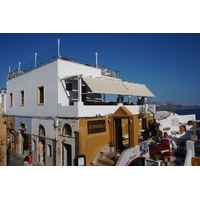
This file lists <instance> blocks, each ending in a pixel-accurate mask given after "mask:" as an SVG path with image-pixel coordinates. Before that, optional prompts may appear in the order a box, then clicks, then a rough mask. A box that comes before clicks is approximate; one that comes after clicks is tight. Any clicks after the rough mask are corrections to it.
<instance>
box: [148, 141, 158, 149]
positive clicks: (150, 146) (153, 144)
mask: <svg viewBox="0 0 200 200" xmlns="http://www.w3.org/2000/svg"><path fill="white" fill-rule="evenodd" d="M156 147H157V145H156V143H155V142H153V141H151V142H150V143H149V149H155V148H156Z"/></svg>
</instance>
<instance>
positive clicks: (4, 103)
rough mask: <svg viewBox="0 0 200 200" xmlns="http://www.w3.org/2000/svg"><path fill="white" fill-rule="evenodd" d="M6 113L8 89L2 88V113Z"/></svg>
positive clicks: (0, 93) (0, 106)
mask: <svg viewBox="0 0 200 200" xmlns="http://www.w3.org/2000/svg"><path fill="white" fill-rule="evenodd" d="M4 113H6V89H5V88H0V114H4Z"/></svg>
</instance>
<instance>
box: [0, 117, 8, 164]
mask: <svg viewBox="0 0 200 200" xmlns="http://www.w3.org/2000/svg"><path fill="white" fill-rule="evenodd" d="M5 120H6V118H4V117H2V115H0V147H1V150H2V152H1V153H2V155H1V158H2V159H3V161H2V162H0V166H6V158H5V157H6V145H5V143H6V137H7V132H6V124H4V122H5ZM3 144H4V145H3Z"/></svg>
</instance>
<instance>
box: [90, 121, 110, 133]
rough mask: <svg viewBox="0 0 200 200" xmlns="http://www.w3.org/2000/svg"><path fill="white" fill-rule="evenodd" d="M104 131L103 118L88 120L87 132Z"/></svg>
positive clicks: (104, 123)
mask: <svg viewBox="0 0 200 200" xmlns="http://www.w3.org/2000/svg"><path fill="white" fill-rule="evenodd" d="M105 131H106V121H105V120H95V121H88V134H92V133H100V132H105Z"/></svg>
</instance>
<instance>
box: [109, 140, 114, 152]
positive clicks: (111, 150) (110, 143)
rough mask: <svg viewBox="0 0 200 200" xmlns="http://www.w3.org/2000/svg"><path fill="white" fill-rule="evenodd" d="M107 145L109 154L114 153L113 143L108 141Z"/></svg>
mask: <svg viewBox="0 0 200 200" xmlns="http://www.w3.org/2000/svg"><path fill="white" fill-rule="evenodd" d="M108 145H109V146H110V152H114V143H113V142H112V141H110V142H109V143H108Z"/></svg>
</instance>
